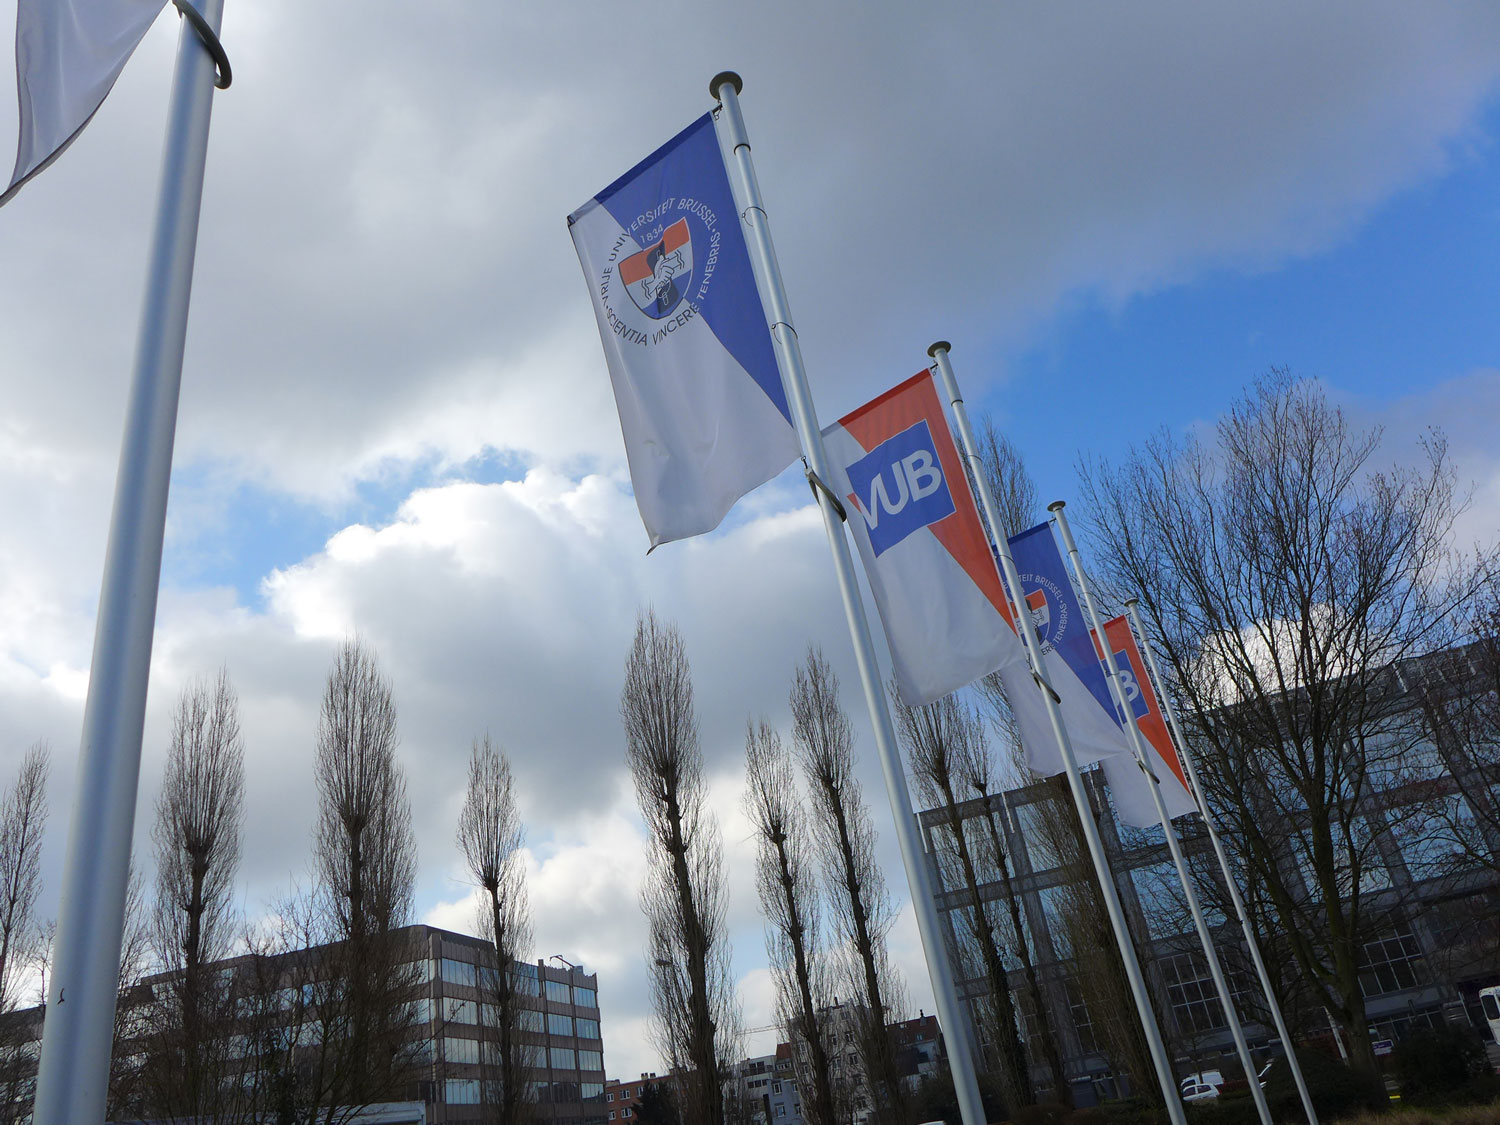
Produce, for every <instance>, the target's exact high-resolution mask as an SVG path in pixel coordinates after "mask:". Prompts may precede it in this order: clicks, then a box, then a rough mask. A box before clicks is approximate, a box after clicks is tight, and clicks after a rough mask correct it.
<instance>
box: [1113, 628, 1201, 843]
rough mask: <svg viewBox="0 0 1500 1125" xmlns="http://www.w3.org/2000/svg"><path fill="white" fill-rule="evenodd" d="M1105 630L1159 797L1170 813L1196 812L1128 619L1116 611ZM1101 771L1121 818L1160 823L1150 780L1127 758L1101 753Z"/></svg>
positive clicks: (1136, 824) (1144, 824) (1146, 824)
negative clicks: (1141, 735) (1104, 756)
mask: <svg viewBox="0 0 1500 1125" xmlns="http://www.w3.org/2000/svg"><path fill="white" fill-rule="evenodd" d="M1090 635H1091V636H1093V638H1094V646H1095V647H1094V652H1095V653H1096V654H1097V657H1098V659H1099V660H1100V661H1103V659H1104V650H1103V649H1102V648H1100V647H1099V638H1098V636H1097V635H1096V634H1092V633H1091V634H1090ZM1104 635H1105V636H1106V637H1108V638H1109V644H1110V648H1112V649H1113V650H1114V654H1115V667H1117V668H1118V669H1119V670H1120V678H1121V680H1122V681H1123V685H1122V686H1123V687H1124V689H1125V698H1126V701H1127V702H1128V703H1129V704H1130V711H1131V719H1132V720H1133V721H1134V722H1135V725H1136V727H1137V728H1138V729H1139V730H1140V732H1141V733H1142V734H1143V735H1145V736H1146V738H1145V741H1146V746H1147V764H1148V765H1149V766H1150V767H1151V772H1152V773H1154V774H1155V775H1156V779H1157V781H1158V782H1159V783H1160V785H1161V795H1162V800H1163V801H1164V802H1165V803H1166V806H1167V815H1168V816H1169V817H1174V818H1175V817H1179V816H1183V815H1185V814H1187V813H1190V812H1197V811H1198V805H1197V803H1196V802H1195V801H1194V800H1193V797H1192V793H1191V791H1190V790H1189V789H1188V783H1187V777H1186V776H1185V775H1184V774H1183V772H1182V762H1181V761H1180V760H1179V759H1178V757H1177V751H1176V749H1175V748H1174V747H1173V746H1172V736H1171V734H1170V733H1169V732H1168V730H1167V720H1166V716H1164V715H1163V714H1162V710H1161V704H1160V702H1158V700H1157V698H1156V692H1154V691H1153V690H1152V689H1151V680H1150V678H1149V677H1148V676H1147V675H1146V664H1145V661H1144V660H1143V659H1142V657H1141V650H1140V649H1139V648H1138V647H1137V646H1136V640H1135V631H1134V630H1133V629H1131V627H1130V621H1129V620H1128V619H1127V618H1124V617H1116V618H1115V619H1114V620H1113V621H1106V622H1105V623H1104ZM1104 777H1105V780H1106V781H1108V782H1109V789H1110V792H1111V793H1113V794H1114V799H1115V813H1116V815H1118V816H1119V818H1120V819H1121V820H1122V821H1124V822H1125V823H1126V824H1129V825H1132V826H1133V827H1136V828H1150V827H1152V826H1154V825H1157V824H1160V823H1161V818H1160V817H1159V816H1158V815H1157V813H1156V802H1155V801H1153V800H1152V799H1151V789H1150V785H1151V782H1150V780H1149V779H1148V778H1147V777H1146V775H1145V774H1144V773H1142V772H1141V770H1140V767H1139V766H1137V765H1136V764H1135V758H1134V756H1133V755H1132V756H1131V757H1129V758H1125V757H1114V758H1106V759H1104Z"/></svg>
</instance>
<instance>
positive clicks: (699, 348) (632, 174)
mask: <svg viewBox="0 0 1500 1125" xmlns="http://www.w3.org/2000/svg"><path fill="white" fill-rule="evenodd" d="M568 229H569V232H570V233H571V234H572V236H573V246H574V248H575V249H577V251H578V261H579V264H580V265H582V267H583V276H584V278H585V280H586V281H587V282H588V286H589V294H590V296H591V297H592V299H593V303H594V316H595V318H596V319H597V320H598V322H599V334H600V336H601V337H602V338H603V341H604V356H605V359H606V360H607V362H608V364H609V377H610V381H611V382H612V383H613V385H614V392H615V405H616V406H617V407H618V408H619V412H620V429H621V430H622V431H623V432H624V435H625V456H626V459H627V460H628V461H629V463H630V480H631V483H632V484H633V485H634V487H635V502H636V507H638V508H639V509H640V513H641V519H642V521H643V522H644V523H645V525H646V531H647V532H648V534H649V535H650V537H651V546H652V548H655V547H657V546H659V545H660V544H662V543H667V542H670V541H672V540H674V539H685V538H687V537H688V536H690V535H700V534H702V533H703V532H705V531H712V530H713V529H714V528H716V527H718V526H719V522H720V521H721V520H722V519H723V518H724V516H725V514H726V513H727V512H728V511H729V509H730V508H732V507H733V506H734V502H735V501H736V500H738V499H739V498H740V497H741V496H743V495H745V493H747V492H749V491H750V490H751V489H753V488H756V487H757V486H759V485H761V484H764V483H765V482H766V481H768V480H770V479H771V478H772V477H774V476H775V475H776V474H777V473H779V472H781V470H782V469H784V468H786V467H787V466H788V465H789V464H791V463H792V461H793V460H794V459H795V458H796V457H798V456H799V455H800V454H801V448H800V447H799V445H798V443H797V433H796V430H795V429H793V427H792V422H791V412H790V411H789V410H788V408H787V402H786V393H785V392H784V391H783V390H782V386H781V374H780V371H779V370H778V369H777V366H776V355H775V352H774V351H773V350H772V347H771V333H770V331H769V329H768V328H767V326H766V314H765V308H764V306H763V305H762V304H761V300H760V294H759V291H758V290H757V289H756V285H755V275H754V273H753V272H752V270H751V268H750V254H749V251H748V250H747V248H746V245H745V236H744V232H743V231H742V230H741V228H740V216H739V209H738V208H737V207H736V206H735V202H734V195H733V193H732V192H731V191H730V188H729V174H728V172H727V171H726V170H725V167H724V157H723V154H722V152H721V150H720V148H719V139H718V136H717V134H716V133H715V131H714V123H713V118H712V116H711V115H709V114H705V115H704V116H702V117H700V118H699V119H698V120H697V121H695V122H693V124H691V125H689V126H688V127H687V128H686V129H684V130H683V131H682V132H681V133H679V134H677V136H675V137H673V138H672V139H671V140H670V141H668V142H667V143H666V144H664V145H662V147H661V148H659V149H657V150H656V151H655V152H653V153H652V154H651V155H650V156H648V157H647V158H646V159H645V160H643V161H641V163H639V164H637V165H636V166H635V167H634V168H632V169H631V170H630V171H629V172H626V173H625V175H623V176H621V177H620V178H619V179H618V180H616V181H615V182H614V183H612V184H610V185H609V187H607V188H605V189H604V190H603V191H601V192H600V193H599V194H598V195H596V196H595V197H594V198H593V199H590V200H589V201H588V202H587V203H585V204H584V205H583V206H582V207H580V208H579V209H578V210H577V211H575V212H573V214H571V215H569V216H568Z"/></svg>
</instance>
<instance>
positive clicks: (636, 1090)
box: [604, 1071, 665, 1121]
mask: <svg viewBox="0 0 1500 1125" xmlns="http://www.w3.org/2000/svg"><path fill="white" fill-rule="evenodd" d="M660 1081H665V1080H664V1079H659V1078H657V1077H656V1072H655V1071H652V1072H650V1073H649V1074H642V1075H641V1076H640V1077H639V1078H637V1079H635V1080H634V1081H625V1082H621V1081H620V1080H619V1079H618V1078H606V1079H605V1080H604V1110H605V1119H606V1120H608V1121H633V1120H634V1119H635V1112H636V1108H637V1107H638V1106H639V1105H640V1104H641V1095H642V1094H643V1093H645V1090H646V1087H647V1086H649V1085H651V1084H652V1083H654V1082H660Z"/></svg>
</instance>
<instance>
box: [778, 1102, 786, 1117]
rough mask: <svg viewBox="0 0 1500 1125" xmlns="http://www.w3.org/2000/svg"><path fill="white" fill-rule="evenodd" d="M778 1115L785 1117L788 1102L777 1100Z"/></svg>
mask: <svg viewBox="0 0 1500 1125" xmlns="http://www.w3.org/2000/svg"><path fill="white" fill-rule="evenodd" d="M776 1116H777V1117H785V1116H786V1102H777V1103H776Z"/></svg>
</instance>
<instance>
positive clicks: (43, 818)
mask: <svg viewBox="0 0 1500 1125" xmlns="http://www.w3.org/2000/svg"><path fill="white" fill-rule="evenodd" d="M50 769H51V753H50V751H49V750H48V748H47V744H46V743H45V742H36V743H33V744H32V746H31V748H30V749H29V750H27V751H26V754H25V755H24V756H23V757H22V759H21V767H20V769H18V770H17V771H16V778H15V781H14V782H13V783H12V784H11V785H10V787H9V788H8V789H7V790H6V791H5V795H4V797H3V798H0V1121H4V1122H6V1123H9V1122H20V1121H22V1120H24V1119H26V1118H27V1117H28V1116H29V1114H30V1111H31V1107H30V1101H31V1079H32V1076H33V1075H34V1074H35V1068H36V1034H37V1032H38V1030H39V1029H38V1027H37V1026H36V1025H35V1022H34V1021H32V1020H30V1019H28V1018H26V1017H24V1016H22V1015H21V1014H20V1013H19V1011H18V1009H19V1008H20V1006H21V1005H20V1000H21V994H22V989H23V981H24V977H25V975H26V973H27V972H28V971H29V970H30V969H31V968H32V967H33V966H34V964H35V959H36V956H37V954H38V953H39V952H40V947H39V943H40V941H41V938H42V930H41V927H40V926H39V925H38V920H37V917H36V900H37V896H38V895H39V894H40V893H41V889H42V833H43V830H44V829H45V828H46V826H47V774H48V772H49V771H50Z"/></svg>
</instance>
